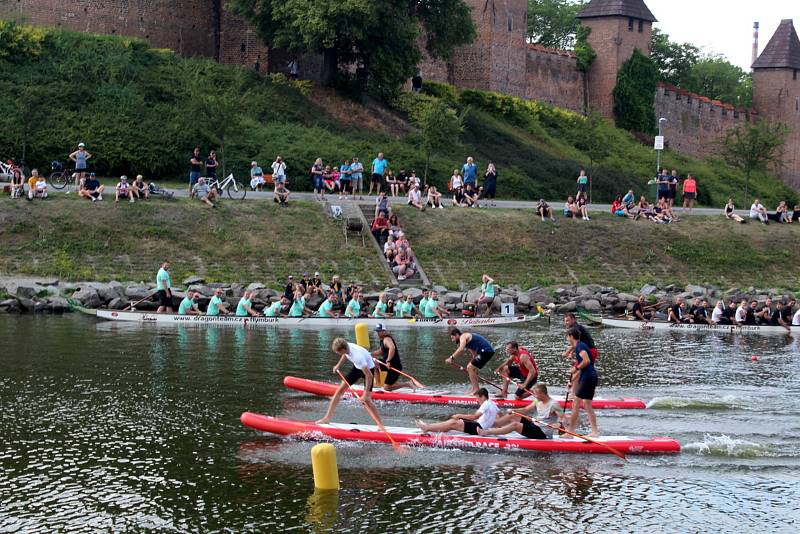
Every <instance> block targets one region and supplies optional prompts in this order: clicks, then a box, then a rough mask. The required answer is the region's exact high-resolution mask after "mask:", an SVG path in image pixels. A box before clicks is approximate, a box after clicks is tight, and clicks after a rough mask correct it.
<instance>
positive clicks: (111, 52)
mask: <svg viewBox="0 0 800 534" xmlns="http://www.w3.org/2000/svg"><path fill="white" fill-rule="evenodd" d="M0 34H2V35H4V36H6V37H8V38H6V39H2V40H0V95H3V98H0V127H2V132H3V135H2V136H0V156H2V157H3V158H7V157H19V156H21V155H22V154H23V147H25V150H26V153H27V162H28V164H29V165H30V166H32V167H33V166H36V167H39V168H40V169H43V168H44V169H49V165H50V162H51V161H52V160H54V159H56V160H62V161H63V160H65V159H66V156H67V154H68V153H69V151H70V150H73V149H74V148H75V144H76V143H77V142H78V141H83V142H85V143H87V146H88V149H89V151H90V152H91V153H92V154H93V156H94V157H93V159H92V160H91V161H90V163H91V165H92V167H93V169H94V170H96V171H97V172H98V174H99V175H112V176H118V175H120V174H127V175H128V176H135V175H136V174H139V173H141V174H144V175H145V177H146V179H148V180H156V181H163V180H166V179H178V178H180V179H181V180H184V177H185V176H186V173H187V171H188V159H189V154H190V151H191V150H192V148H193V147H194V146H200V147H201V148H202V152H203V155H204V156H205V155H206V154H207V151H208V149H210V148H217V149H218V152H220V156H224V160H225V162H226V166H227V170H229V171H230V170H233V171H234V172H235V173H236V174H237V176H238V177H239V178H240V179H243V178H245V177H246V176H247V174H248V170H249V162H250V161H251V160H253V159H255V160H257V161H259V162H260V163H261V164H262V166H264V167H267V166H268V165H269V163H270V162H271V161H273V158H274V157H275V156H276V155H277V154H281V155H283V156H284V158H285V160H286V161H287V162H288V173H289V175H290V177H291V178H292V189H294V190H302V189H307V188H308V187H309V180H308V177H307V169H308V168H309V167H310V166H311V163H312V162H313V161H314V159H315V158H316V157H322V158H323V159H324V160H325V162H326V163H331V164H334V165H335V164H337V163H338V162H341V161H342V160H343V159H344V158H347V157H350V156H352V155H354V154H355V155H358V156H360V157H361V159H362V161H364V162H365V163H367V164H368V163H369V162H370V161H371V160H372V158H373V157H374V155H375V154H376V153H377V152H378V151H383V152H385V153H386V156H387V158H388V159H389V160H390V162H391V165H392V167H393V168H394V169H395V170H397V169H399V168H400V167H405V168H406V169H410V168H416V170H417V171H419V172H420V173H421V170H422V168H423V167H424V162H425V158H424V155H423V153H422V151H421V150H420V148H419V146H420V138H419V133H418V131H417V129H416V128H415V127H414V126H413V124H411V121H410V120H409V119H410V117H414V116H416V115H417V114H418V113H419V111H420V109H421V108H422V107H424V106H425V105H426V104H427V103H429V102H430V101H431V100H432V99H441V100H444V101H446V102H447V103H448V104H449V105H450V106H451V107H453V108H455V109H457V110H458V111H465V112H466V115H465V129H464V133H463V135H462V136H461V138H460V139H457V140H454V141H453V143H452V145H451V146H449V147H448V148H446V149H444V150H442V151H440V153H438V154H436V155H435V156H434V158H433V160H432V162H431V165H432V167H431V176H432V178H431V182H432V183H434V184H436V185H438V186H440V187H441V186H443V185H444V184H445V182H446V181H447V180H448V179H449V177H450V174H451V172H452V170H453V168H454V167H460V165H461V164H462V163H463V161H464V159H465V157H466V156H467V155H473V156H475V158H476V161H477V162H478V164H479V166H480V168H481V169H485V166H486V163H487V162H488V161H494V163H495V164H496V165H497V168H498V171H499V180H498V193H499V195H500V196H502V197H506V198H522V199H538V198H539V197H545V198H550V199H557V198H564V197H566V195H567V194H570V193H573V192H574V190H575V177H576V175H577V173H578V170H579V168H580V167H581V166H584V167H587V168H588V167H589V166H590V162H591V160H590V158H589V154H588V153H587V150H588V148H587V147H591V146H598V145H600V146H601V148H602V149H603V150H602V151H599V152H598V151H594V150H592V153H593V155H594V160H595V161H594V162H591V163H593V166H592V167H591V168H590V175H591V176H592V179H593V182H592V183H593V193H594V198H593V200H594V201H595V202H598V201H610V200H611V199H612V198H613V196H615V195H617V194H621V193H622V194H624V193H625V192H626V191H627V189H629V188H631V189H634V190H635V191H636V192H637V193H647V192H648V186H646V182H647V180H648V179H649V178H650V177H651V176H652V175H653V167H654V164H655V154H654V152H653V150H652V148H651V147H649V146H643V145H641V144H640V143H639V142H638V141H636V140H635V139H634V138H633V137H632V136H631V135H630V134H628V133H627V132H624V131H622V130H618V129H616V128H614V127H613V126H612V125H611V124H610V123H608V122H602V121H601V122H600V123H599V124H597V125H595V126H592V127H591V133H592V136H591V139H590V140H589V141H587V138H586V136H585V133H586V132H587V129H588V128H589V126H587V124H589V123H588V122H587V121H586V120H585V119H584V118H583V117H582V116H580V115H578V114H575V113H572V112H568V111H565V110H561V109H557V108H553V107H552V106H547V105H543V104H540V103H537V102H532V101H525V100H520V99H516V98H512V97H507V96H503V95H499V94H496V93H486V92H482V91H475V90H465V91H456V90H455V89H453V88H452V87H448V86H443V85H440V84H426V93H427V94H422V95H420V94H411V93H404V94H403V95H402V96H401V97H400V98H399V99H398V100H397V101H395V102H393V103H392V104H391V107H385V106H381V105H378V104H375V103H371V104H368V105H362V104H358V103H355V102H353V101H351V100H348V99H347V98H345V97H342V96H340V95H337V94H336V93H334V92H332V91H327V90H322V89H319V88H312V87H311V86H310V85H309V84H307V83H303V82H301V83H294V82H288V81H286V80H285V79H283V78H281V77H268V78H260V77H259V76H257V75H256V74H255V73H254V72H252V71H251V70H247V69H241V68H236V67H229V66H224V65H220V64H217V63H215V62H213V61H210V60H205V59H184V58H180V57H177V56H175V55H174V54H173V53H171V52H169V51H164V50H155V49H152V48H150V47H149V46H148V45H147V44H146V43H145V42H144V41H141V40H138V39H132V38H124V37H115V36H96V35H86V34H80V33H74V32H69V31H64V30H55V29H40V28H31V27H29V26H8V25H6V23H3V22H2V21H0ZM223 141H224V151H223V150H222V146H221V145H222V143H223ZM223 153H224V154H223ZM663 162H664V165H665V166H667V167H670V168H673V167H674V168H677V169H678V170H679V171H680V172H681V174H682V175H683V174H685V173H686V172H692V173H694V174H695V175H696V176H697V178H698V184H699V200H700V202H701V203H705V204H707V205H714V206H722V204H724V202H725V201H726V200H727V198H728V196H729V195H732V194H734V193H738V192H739V191H742V190H743V188H744V178H743V176H742V174H741V173H738V172H735V171H732V170H731V169H729V168H727V167H726V166H725V165H723V164H721V163H720V162H716V161H704V162H700V161H697V160H693V159H691V158H685V157H682V156H678V155H675V154H673V153H671V152H670V151H665V153H664V157H663ZM48 172H49V171H48ZM242 181H245V180H242ZM750 190H751V192H752V194H755V195H759V196H761V198H762V200H764V201H765V204H767V205H769V206H774V205H776V204H777V202H778V201H780V200H789V201H790V203H794V202H795V201H796V199H797V196H796V193H793V192H791V191H790V190H789V189H788V188H786V187H785V186H784V185H782V184H781V183H780V182H778V181H777V180H776V179H774V178H773V177H770V176H757V177H754V178H753V180H751V184H750ZM736 200H737V202H738V203H739V204H740V207H744V206H742V205H741V204H742V202H743V201H742V199H741V195H738V196H736Z"/></svg>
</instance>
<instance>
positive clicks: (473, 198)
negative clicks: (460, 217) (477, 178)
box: [464, 182, 478, 208]
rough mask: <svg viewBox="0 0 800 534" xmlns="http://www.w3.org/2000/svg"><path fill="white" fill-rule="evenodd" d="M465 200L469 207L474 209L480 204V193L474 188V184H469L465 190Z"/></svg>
mask: <svg viewBox="0 0 800 534" xmlns="http://www.w3.org/2000/svg"><path fill="white" fill-rule="evenodd" d="M464 200H465V201H466V203H467V206H469V207H471V208H474V207H476V206H477V205H478V204H477V202H478V193H477V192H476V191H475V188H474V187H473V186H472V182H470V183H468V184H467V185H466V186H465V189H464Z"/></svg>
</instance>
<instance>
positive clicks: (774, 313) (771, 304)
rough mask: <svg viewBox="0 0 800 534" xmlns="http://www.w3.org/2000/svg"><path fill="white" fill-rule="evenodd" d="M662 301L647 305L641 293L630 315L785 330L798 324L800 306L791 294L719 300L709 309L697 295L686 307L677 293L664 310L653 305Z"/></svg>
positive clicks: (643, 319) (707, 303) (635, 317)
mask: <svg viewBox="0 0 800 534" xmlns="http://www.w3.org/2000/svg"><path fill="white" fill-rule="evenodd" d="M663 304H665V303H664V302H657V303H654V304H650V305H648V304H647V301H646V299H645V297H644V295H640V296H639V299H638V301H637V302H636V303H634V305H633V308H632V309H631V315H632V316H633V318H634V319H635V320H638V321H652V320H655V319H660V320H667V321H669V322H671V323H682V324H708V325H731V326H750V325H760V326H782V327H784V328H786V329H787V330H788V329H789V327H791V326H800V308H796V306H797V300H796V299H794V298H793V297H787V298H780V299H775V300H774V301H773V299H772V298H767V299H766V300H765V301H764V302H763V303H761V302H759V301H758V300H756V299H746V298H742V299H731V300H730V301H729V302H728V305H727V306H726V305H725V301H724V300H723V299H720V300H718V301H717V303H716V305H715V306H714V307H713V308H712V307H711V303H710V302H709V299H707V298H700V297H697V298H695V299H694V301H693V302H692V305H691V306H689V305H688V304H687V302H686V299H685V298H684V297H682V296H678V297H676V298H675V301H674V303H673V304H671V305H670V306H669V308H667V312H666V313H663V312H658V311H655V308H656V307H658V306H661V305H663Z"/></svg>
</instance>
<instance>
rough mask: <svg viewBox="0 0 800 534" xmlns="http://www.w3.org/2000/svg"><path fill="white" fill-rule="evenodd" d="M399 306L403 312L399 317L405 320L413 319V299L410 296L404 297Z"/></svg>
mask: <svg viewBox="0 0 800 534" xmlns="http://www.w3.org/2000/svg"><path fill="white" fill-rule="evenodd" d="M399 304H402V305H403V311H402V314H401V315H400V317H403V318H406V319H411V318H413V317H414V298H413V297H412V296H411V295H406V298H405V300H404V301H403V302H401V303H399Z"/></svg>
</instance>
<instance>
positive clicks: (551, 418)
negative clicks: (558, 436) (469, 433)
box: [478, 383, 564, 439]
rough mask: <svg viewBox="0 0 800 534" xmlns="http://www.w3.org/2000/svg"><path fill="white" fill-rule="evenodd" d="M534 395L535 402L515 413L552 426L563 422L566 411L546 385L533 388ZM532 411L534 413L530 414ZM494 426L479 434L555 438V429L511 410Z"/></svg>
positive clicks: (496, 421)
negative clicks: (512, 434) (532, 419)
mask: <svg viewBox="0 0 800 534" xmlns="http://www.w3.org/2000/svg"><path fill="white" fill-rule="evenodd" d="M533 395H534V401H533V402H531V403H530V404H529V405H527V406H525V407H524V408H521V409H519V410H514V411H516V412H519V413H521V414H526V415H528V416H529V417H531V418H534V419H538V420H539V421H543V422H545V423H550V424H551V425H555V424H556V423H557V422H559V421H562V422H563V420H564V410H562V409H561V406H559V404H558V402H556V401H555V400H553V398H552V397H551V396H550V395H549V394H548V393H547V386H546V385H544V384H542V383H539V384H535V385H534V386H533ZM531 411H533V413H530V412H531ZM494 424H495V427H494V428H490V429H484V430H479V431H478V434H479V435H481V436H502V435H503V434H510V433H511V432H516V433H517V434H521V435H523V436H524V437H526V438H528V439H551V438H552V437H553V430H554V429H553V428H551V427H549V426H545V425H542V426H540V425H538V424H537V423H535V422H533V421H531V420H530V419H528V418H527V417H522V416H520V415H516V414H514V413H511V411H510V410H509V413H508V414H507V415H503V416H500V417H498V418H497V419H496V420H495V422H494Z"/></svg>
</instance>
